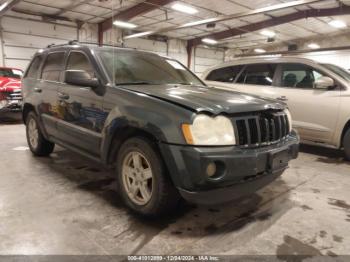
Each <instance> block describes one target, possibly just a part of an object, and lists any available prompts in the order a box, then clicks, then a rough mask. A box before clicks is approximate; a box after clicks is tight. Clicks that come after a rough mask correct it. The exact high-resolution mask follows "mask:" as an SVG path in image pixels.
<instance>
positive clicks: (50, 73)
mask: <svg viewBox="0 0 350 262" xmlns="http://www.w3.org/2000/svg"><path fill="white" fill-rule="evenodd" d="M63 60H64V52H57V53H51V54H49V55H48V56H47V58H46V61H45V64H44V67H43V71H42V74H41V78H42V79H43V80H48V81H55V82H59V81H60V75H61V72H62V67H63Z"/></svg>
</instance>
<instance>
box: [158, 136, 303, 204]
mask: <svg viewBox="0 0 350 262" xmlns="http://www.w3.org/2000/svg"><path fill="white" fill-rule="evenodd" d="M160 147H161V151H162V154H163V156H164V160H165V162H166V165H167V167H168V170H169V172H170V175H171V177H172V180H173V182H174V184H175V186H176V187H177V188H178V190H179V192H180V194H181V195H182V196H183V197H184V198H185V199H186V200H188V201H190V202H194V203H198V204H216V203H223V202H228V201H231V200H233V199H237V198H240V197H243V196H246V195H250V194H253V193H254V192H256V191H257V190H259V189H261V188H262V187H264V186H266V185H268V184H270V183H271V182H272V181H273V180H275V179H276V178H277V177H279V176H280V175H281V174H282V173H283V172H284V170H285V169H286V168H288V162H289V161H290V160H291V159H295V158H297V156H298V152H299V138H298V136H297V135H296V134H293V135H290V136H288V137H287V139H285V140H283V141H281V142H279V143H277V144H274V145H270V146H266V147H260V148H254V149H253V148H239V147H234V146H233V147H192V146H178V145H167V144H161V145H160ZM210 163H215V165H216V167H217V168H216V170H217V172H216V174H215V175H214V176H213V177H212V178H210V177H208V175H207V167H208V165H209V164H210Z"/></svg>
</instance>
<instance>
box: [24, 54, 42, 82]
mask: <svg viewBox="0 0 350 262" xmlns="http://www.w3.org/2000/svg"><path fill="white" fill-rule="evenodd" d="M42 61H43V58H42V56H36V57H35V58H34V59H33V62H32V63H31V64H30V66H29V69H28V72H27V75H26V77H29V78H35V79H36V78H38V72H39V68H40V65H41V62H42Z"/></svg>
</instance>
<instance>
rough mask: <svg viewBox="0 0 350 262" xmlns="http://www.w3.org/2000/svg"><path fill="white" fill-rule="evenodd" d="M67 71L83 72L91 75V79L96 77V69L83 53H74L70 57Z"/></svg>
mask: <svg viewBox="0 0 350 262" xmlns="http://www.w3.org/2000/svg"><path fill="white" fill-rule="evenodd" d="M67 70H83V71H86V72H88V73H89V75H90V76H91V78H93V77H94V69H93V67H92V65H91V64H90V61H89V59H88V58H87V56H86V55H84V54H83V53H81V52H72V53H70V55H69V58H68V63H67Z"/></svg>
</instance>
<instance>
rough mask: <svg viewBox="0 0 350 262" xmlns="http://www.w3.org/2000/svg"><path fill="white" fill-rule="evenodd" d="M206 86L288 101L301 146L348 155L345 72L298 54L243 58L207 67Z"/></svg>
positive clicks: (349, 81) (348, 75)
mask: <svg viewBox="0 0 350 262" xmlns="http://www.w3.org/2000/svg"><path fill="white" fill-rule="evenodd" d="M203 79H205V81H206V82H207V84H208V85H210V86H215V87H218V88H221V89H225V90H233V91H239V92H243V93H248V94H254V95H259V96H262V97H268V98H274V99H277V100H279V101H282V102H285V103H287V104H288V108H289V109H290V112H291V114H292V118H293V127H295V128H296V129H297V130H298V131H299V134H300V137H301V140H302V142H303V143H306V144H313V145H321V146H327V147H333V148H338V149H339V148H344V151H345V154H346V157H347V158H348V159H350V106H349V105H350V72H348V71H347V70H346V69H343V68H341V67H339V66H336V65H333V64H322V63H318V62H315V61H313V60H309V59H304V58H298V57H278V58H245V59H238V60H235V61H232V62H228V63H225V64H222V65H218V66H216V67H214V68H211V69H210V70H208V71H207V72H205V73H204V75H203Z"/></svg>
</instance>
